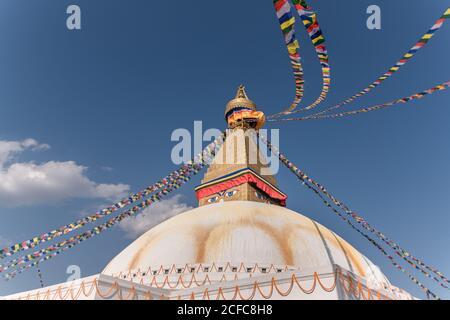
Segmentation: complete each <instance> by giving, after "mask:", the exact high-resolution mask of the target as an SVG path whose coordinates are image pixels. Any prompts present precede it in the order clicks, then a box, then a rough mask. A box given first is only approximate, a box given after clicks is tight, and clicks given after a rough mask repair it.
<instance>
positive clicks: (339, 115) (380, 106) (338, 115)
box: [268, 81, 450, 122]
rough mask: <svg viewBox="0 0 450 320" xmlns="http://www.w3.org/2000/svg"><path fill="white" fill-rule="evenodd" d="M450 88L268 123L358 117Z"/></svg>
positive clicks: (440, 88) (427, 90)
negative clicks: (376, 103) (331, 112)
mask: <svg viewBox="0 0 450 320" xmlns="http://www.w3.org/2000/svg"><path fill="white" fill-rule="evenodd" d="M449 87H450V81H447V82H444V83H442V84H439V85H437V86H434V87H432V88H430V89H426V90H424V91H421V92H418V93H414V94H412V95H410V96H407V97H404V98H401V99H397V100H393V101H390V102H387V103H383V104H378V105H375V106H372V107H364V108H360V109H357V110H353V111H346V112H340V113H335V114H322V115H319V114H317V115H310V116H306V117H298V118H283V119H271V120H268V121H272V122H280V121H305V120H317V119H334V118H342V117H344V116H350V115H356V114H360V113H367V112H370V111H376V110H380V109H384V108H388V107H393V106H395V105H397V104H401V103H403V104H404V103H407V102H410V101H413V100H417V99H422V98H424V97H425V96H427V95H430V94H433V93H436V92H439V91H443V90H446V89H448V88H449Z"/></svg>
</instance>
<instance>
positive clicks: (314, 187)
mask: <svg viewBox="0 0 450 320" xmlns="http://www.w3.org/2000/svg"><path fill="white" fill-rule="evenodd" d="M261 139H262V141H263V142H264V143H265V144H266V145H267V147H268V148H269V150H271V151H272V152H273V153H274V154H275V155H276V156H277V157H278V158H279V159H280V161H281V162H282V163H283V164H284V165H285V166H286V167H287V168H288V169H289V170H290V171H291V172H293V173H294V174H295V175H296V176H297V177H298V178H299V179H300V180H301V181H302V183H303V184H304V185H305V186H306V187H307V188H308V189H310V190H311V191H313V192H314V193H315V194H316V195H317V196H319V198H320V199H321V200H322V202H323V203H324V204H325V206H327V207H329V208H330V209H331V210H332V211H333V212H334V213H335V214H337V215H338V216H339V217H340V218H341V219H342V220H343V221H344V222H347V224H348V225H349V226H350V227H351V228H352V229H354V230H355V231H357V232H358V233H360V234H361V235H362V236H363V237H365V238H366V239H367V240H368V241H369V242H371V243H372V244H373V245H374V246H375V247H376V248H377V249H378V250H379V251H380V252H381V253H382V254H383V255H385V256H386V257H387V258H388V259H389V260H390V262H391V263H392V264H393V265H394V266H395V267H396V268H397V269H398V270H400V271H401V272H403V273H404V274H406V275H407V276H408V277H409V278H410V280H412V281H413V282H414V283H415V284H416V285H418V286H419V287H420V288H421V290H423V291H424V292H425V293H426V294H430V295H431V296H433V297H434V298H435V299H439V297H438V296H437V295H436V294H434V293H433V292H432V291H431V290H430V289H428V288H427V287H426V286H425V285H424V284H422V283H421V282H420V281H419V280H418V279H417V278H415V277H414V276H413V275H412V274H411V273H409V272H408V271H407V270H405V269H404V268H403V267H402V266H401V265H399V264H398V263H397V262H396V261H395V259H394V257H392V256H391V255H389V254H388V253H387V252H386V250H384V249H383V247H381V245H379V244H378V243H377V242H376V241H375V240H374V239H372V238H371V237H369V236H368V235H367V234H365V233H364V232H363V231H361V230H360V229H359V228H357V227H356V226H355V225H354V224H352V223H351V221H350V220H349V219H348V218H347V217H345V216H344V215H342V213H340V212H339V211H338V210H336V208H335V207H333V205H332V204H331V203H330V202H329V201H327V200H326V199H325V197H324V196H323V195H322V193H323V194H324V195H325V196H326V197H328V198H329V199H331V200H332V202H333V203H334V204H335V205H336V206H338V207H339V208H341V209H343V210H344V211H345V213H346V214H347V215H349V217H350V218H352V219H354V220H355V221H356V222H358V223H359V224H361V225H362V226H363V227H364V228H365V229H366V230H368V231H370V232H372V233H374V234H375V235H377V236H378V237H380V238H381V239H382V240H383V242H385V243H386V244H388V245H389V246H390V247H391V248H393V249H394V248H396V247H395V246H394V244H393V243H394V242H393V241H392V240H390V239H389V238H387V237H386V236H384V235H383V234H382V233H381V232H378V231H377V230H376V229H374V228H373V227H371V226H370V225H369V224H368V223H367V222H366V221H365V220H363V219H362V218H361V217H360V216H358V215H357V214H356V213H355V212H353V211H351V210H349V209H348V207H347V206H345V205H344V204H343V203H342V202H340V201H339V200H337V199H336V198H334V197H333V196H332V195H331V194H330V193H328V191H327V190H326V189H325V188H324V187H323V186H321V185H320V184H318V183H317V182H315V181H314V180H313V179H312V178H310V177H308V176H307V175H306V174H305V173H304V172H302V171H301V170H300V169H298V168H297V167H296V166H295V165H294V164H293V163H292V162H290V161H289V160H288V159H287V158H286V157H285V156H284V155H283V154H281V153H280V152H279V151H278V149H277V148H275V147H273V146H272V145H271V144H270V142H268V141H267V140H266V139H265V138H264V137H262V136H261ZM321 192H322V193H321ZM363 221H364V222H365V223H363ZM381 235H383V236H384V237H381ZM388 239H389V240H390V241H391V242H389V241H388ZM397 246H398V245H397ZM398 247H399V248H400V246H398ZM394 250H395V251H396V253H397V254H398V252H397V250H396V249H394ZM405 252H406V251H405ZM399 256H400V257H401V258H402V259H404V260H405V261H407V262H408V263H410V261H409V260H408V258H407V257H406V256H404V255H401V254H399ZM410 264H411V263H410ZM416 269H418V270H420V271H421V272H422V273H423V274H425V275H426V274H427V272H426V271H424V270H423V269H420V268H419V267H416ZM430 278H433V277H432V276H430ZM433 279H434V280H435V281H437V282H438V283H439V284H440V285H441V286H443V287H445V288H446V286H445V285H443V284H442V283H441V282H440V281H439V280H438V279H437V278H435V277H434V278H433Z"/></svg>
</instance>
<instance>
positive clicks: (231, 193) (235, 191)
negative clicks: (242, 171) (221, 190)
mask: <svg viewBox="0 0 450 320" xmlns="http://www.w3.org/2000/svg"><path fill="white" fill-rule="evenodd" d="M236 193H237V190H233V191H228V192H227V193H226V194H225V196H226V197H227V198H230V197H232V196H234V195H235V194H236Z"/></svg>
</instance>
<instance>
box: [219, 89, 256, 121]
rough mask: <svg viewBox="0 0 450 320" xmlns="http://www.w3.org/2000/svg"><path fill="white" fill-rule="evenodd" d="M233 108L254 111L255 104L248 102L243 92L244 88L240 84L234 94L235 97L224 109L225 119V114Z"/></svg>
mask: <svg viewBox="0 0 450 320" xmlns="http://www.w3.org/2000/svg"><path fill="white" fill-rule="evenodd" d="M235 108H248V109H251V110H256V104H255V103H254V102H253V101H252V100H250V99H249V98H248V96H247V93H246V92H245V87H244V86H243V85H242V84H241V85H240V86H239V88H238V89H237V92H236V97H235V98H234V99H233V100H231V101H230V102H228V104H227V106H226V108H225V117H226V116H227V114H228V113H229V112H230V111H232V110H233V109H235Z"/></svg>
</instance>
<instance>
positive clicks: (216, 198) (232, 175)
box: [195, 85, 287, 206]
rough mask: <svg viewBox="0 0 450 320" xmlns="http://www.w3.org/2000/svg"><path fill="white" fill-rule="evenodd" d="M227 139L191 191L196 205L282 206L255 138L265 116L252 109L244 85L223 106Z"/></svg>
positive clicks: (284, 201) (274, 180)
mask: <svg viewBox="0 0 450 320" xmlns="http://www.w3.org/2000/svg"><path fill="white" fill-rule="evenodd" d="M225 120H226V121H227V123H228V128H229V129H228V130H227V137H226V139H225V142H224V144H223V145H222V147H221V148H220V150H219V151H218V153H217V155H216V156H215V158H214V160H213V162H212V163H211V165H210V167H209V168H208V170H207V172H206V173H205V176H204V178H203V180H202V184H201V185H199V186H198V187H196V188H195V191H196V194H197V199H198V201H199V206H204V205H208V204H212V203H217V202H221V201H239V200H240V201H256V202H264V203H271V204H276V205H283V206H284V205H285V203H286V198H287V197H286V195H285V194H284V193H283V192H281V191H280V190H279V189H278V187H277V181H276V179H275V176H273V174H272V173H271V172H270V169H269V165H268V162H267V159H266V157H265V156H264V155H263V154H262V152H261V150H260V148H259V145H258V139H257V132H258V130H259V129H260V128H261V127H262V126H263V125H264V122H265V116H264V113H262V112H261V111H257V110H256V104H255V103H254V102H253V101H252V100H250V99H249V98H248V96H247V93H246V92H245V88H244V86H242V85H241V86H239V88H238V90H237V93H236V97H235V98H234V99H232V100H231V101H230V102H228V104H227V105H226V107H225Z"/></svg>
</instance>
